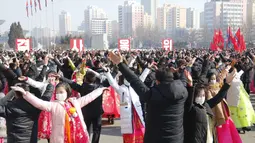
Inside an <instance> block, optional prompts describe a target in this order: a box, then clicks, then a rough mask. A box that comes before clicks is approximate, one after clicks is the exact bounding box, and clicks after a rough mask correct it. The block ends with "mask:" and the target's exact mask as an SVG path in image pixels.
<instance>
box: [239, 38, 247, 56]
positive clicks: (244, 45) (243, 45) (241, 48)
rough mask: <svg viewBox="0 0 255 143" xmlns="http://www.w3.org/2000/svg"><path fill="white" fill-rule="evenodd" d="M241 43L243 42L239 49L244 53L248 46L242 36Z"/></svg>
mask: <svg viewBox="0 0 255 143" xmlns="http://www.w3.org/2000/svg"><path fill="white" fill-rule="evenodd" d="M240 41H241V45H240V48H239V49H240V52H243V51H244V50H246V44H245V40H244V37H243V35H241V37H240Z"/></svg>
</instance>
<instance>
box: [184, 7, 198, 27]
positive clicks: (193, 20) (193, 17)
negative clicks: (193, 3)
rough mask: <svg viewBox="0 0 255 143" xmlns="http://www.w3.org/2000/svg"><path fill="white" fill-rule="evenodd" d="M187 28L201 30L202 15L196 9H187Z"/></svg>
mask: <svg viewBox="0 0 255 143" xmlns="http://www.w3.org/2000/svg"><path fill="white" fill-rule="evenodd" d="M186 22H187V25H186V27H187V28H190V29H199V28H200V13H199V11H198V10H196V9H194V8H188V9H187V15H186Z"/></svg>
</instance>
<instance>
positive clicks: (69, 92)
mask: <svg viewBox="0 0 255 143" xmlns="http://www.w3.org/2000/svg"><path fill="white" fill-rule="evenodd" d="M60 87H63V88H65V90H66V93H67V99H68V98H69V97H71V96H72V88H71V87H70V85H69V84H68V83H65V82H60V83H59V84H57V86H56V89H57V88H60Z"/></svg>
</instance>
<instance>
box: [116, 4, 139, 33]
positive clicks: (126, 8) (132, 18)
mask: <svg viewBox="0 0 255 143" xmlns="http://www.w3.org/2000/svg"><path fill="white" fill-rule="evenodd" d="M118 9H119V11H118V19H119V30H120V35H129V36H132V35H134V33H135V31H136V28H137V27H143V26H144V7H143V6H142V5H141V4H140V3H138V2H136V1H125V2H124V5H120V6H119V8H118Z"/></svg>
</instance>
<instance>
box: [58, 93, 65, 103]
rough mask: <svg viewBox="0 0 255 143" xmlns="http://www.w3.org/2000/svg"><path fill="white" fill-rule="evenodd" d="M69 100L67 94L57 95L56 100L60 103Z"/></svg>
mask: <svg viewBox="0 0 255 143" xmlns="http://www.w3.org/2000/svg"><path fill="white" fill-rule="evenodd" d="M66 98H67V94H66V93H62V94H56V99H57V100H58V101H65V100H66Z"/></svg>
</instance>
